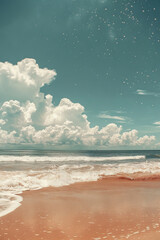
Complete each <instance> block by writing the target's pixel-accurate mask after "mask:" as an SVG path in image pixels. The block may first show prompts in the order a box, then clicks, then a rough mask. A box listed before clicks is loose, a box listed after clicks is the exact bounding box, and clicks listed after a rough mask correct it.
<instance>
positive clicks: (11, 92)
mask: <svg viewBox="0 0 160 240" xmlns="http://www.w3.org/2000/svg"><path fill="white" fill-rule="evenodd" d="M55 76H56V72H55V71H54V70H48V69H47V68H44V69H41V68H39V66H38V64H37V63H36V61H35V60H34V59H28V58H26V59H24V60H22V61H20V62H18V63H17V64H16V65H13V64H11V63H8V62H5V63H2V62H0V101H1V102H2V101H8V100H19V101H21V102H25V101H27V100H30V101H35V100H36V99H37V100H40V99H41V98H42V100H43V94H42V93H40V88H41V87H43V86H44V85H45V84H49V83H50V82H51V81H52V80H53V79H54V77H55Z"/></svg>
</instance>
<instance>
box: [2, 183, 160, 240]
mask: <svg viewBox="0 0 160 240" xmlns="http://www.w3.org/2000/svg"><path fill="white" fill-rule="evenodd" d="M23 198H24V199H23V202H22V205H21V206H20V207H19V208H17V209H16V210H15V211H14V212H12V213H10V214H8V215H6V216H4V217H1V218H0V240H42V239H43V240H48V239H49V240H63V239H64V240H71V239H72V240H73V239H77V240H78V239H79V240H91V239H92V240H101V239H102V240H105V239H108V240H111V239H114V240H127V239H129V240H138V239H139V240H160V180H155V181H130V180H125V179H103V180H100V181H97V182H89V183H78V184H73V185H70V186H66V187H61V188H46V189H42V190H38V191H27V192H25V193H24V194H23Z"/></svg>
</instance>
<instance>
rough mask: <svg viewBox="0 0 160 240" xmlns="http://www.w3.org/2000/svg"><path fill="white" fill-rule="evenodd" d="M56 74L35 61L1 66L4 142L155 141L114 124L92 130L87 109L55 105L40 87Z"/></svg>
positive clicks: (69, 104)
mask: <svg viewBox="0 0 160 240" xmlns="http://www.w3.org/2000/svg"><path fill="white" fill-rule="evenodd" d="M55 75H56V73H55V71H53V70H48V69H46V68H45V69H40V68H39V66H38V64H37V63H36V61H35V60H34V59H24V60H22V61H21V62H18V63H17V65H12V64H10V63H7V62H6V63H0V142H1V143H13V144H47V145H48V144H49V145H55V146H58V145H70V146H73V145H80V146H97V147H98V146H100V147H101V146H117V145H120V146H123V145H132V146H136V145H148V144H151V143H152V142H153V141H154V140H155V137H154V136H150V137H149V136H144V137H140V138H139V137H138V132H137V131H136V130H132V131H128V132H123V131H122V126H117V125H116V124H114V123H111V124H109V125H107V126H105V127H103V128H102V129H99V127H98V126H95V127H93V128H91V127H90V122H89V121H88V119H87V116H86V114H84V107H83V106H82V105H81V104H79V103H73V102H71V101H70V100H69V99H67V98H63V99H62V100H61V101H60V103H59V105H58V106H54V105H53V103H52V96H51V95H46V96H44V95H43V94H42V93H41V92H40V88H41V87H42V86H44V84H49V83H50V82H51V81H52V80H53V79H54V77H55ZM112 117H115V116H112ZM114 119H115V118H114ZM116 119H117V118H116ZM119 120H122V119H119Z"/></svg>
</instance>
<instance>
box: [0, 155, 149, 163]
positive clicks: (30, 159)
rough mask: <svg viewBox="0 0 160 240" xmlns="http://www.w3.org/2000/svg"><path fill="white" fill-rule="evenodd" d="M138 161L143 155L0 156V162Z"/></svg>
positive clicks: (143, 157)
mask: <svg viewBox="0 0 160 240" xmlns="http://www.w3.org/2000/svg"><path fill="white" fill-rule="evenodd" d="M132 159H133V160H139V159H145V155H136V156H110V157H109V156H108V157H97V156H86V155H84V156H75V155H69V156H29V155H26V156H13V155H0V162H16V161H17V162H68V161H87V162H89V161H123V160H132Z"/></svg>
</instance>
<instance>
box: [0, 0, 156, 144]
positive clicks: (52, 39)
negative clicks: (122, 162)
mask: <svg viewBox="0 0 160 240" xmlns="http://www.w3.org/2000/svg"><path fill="white" fill-rule="evenodd" d="M159 62H160V2H159V0H79V1H78V0H38V1H37V0H27V1H25V0H14V1H12V0H0V148H3V147H5V148H10V147H14V148H17V147H21V148H26V147H27V148H30V147H33V146H34V147H35V148H39V147H40V148H41V147H44V148H52V149H95V148H96V149H158V148H159V147H160V111H159V100H160V83H159V76H160V66H159Z"/></svg>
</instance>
